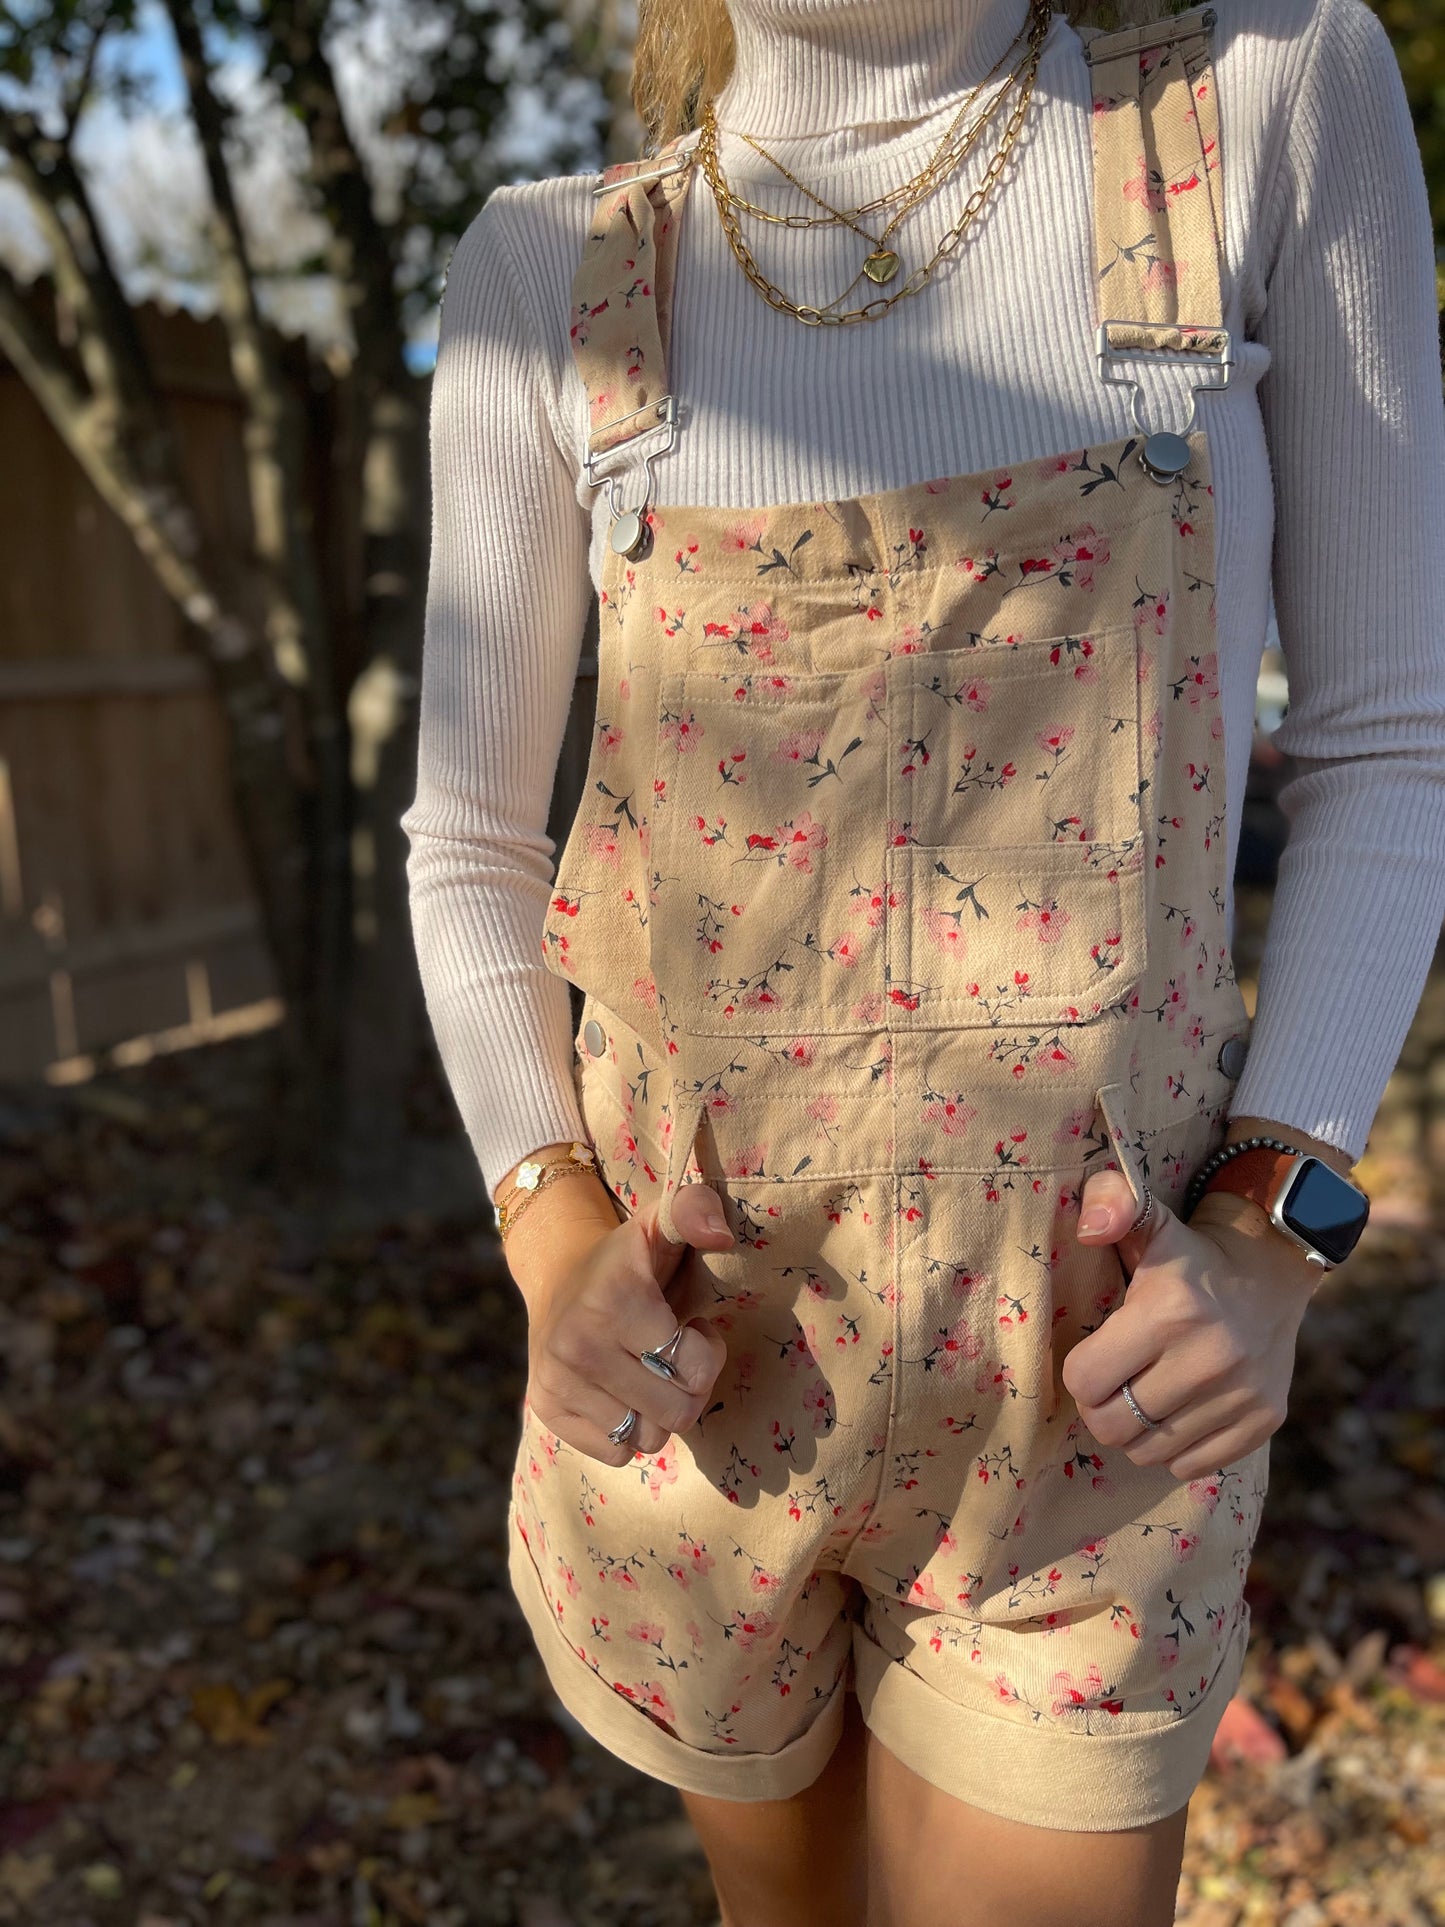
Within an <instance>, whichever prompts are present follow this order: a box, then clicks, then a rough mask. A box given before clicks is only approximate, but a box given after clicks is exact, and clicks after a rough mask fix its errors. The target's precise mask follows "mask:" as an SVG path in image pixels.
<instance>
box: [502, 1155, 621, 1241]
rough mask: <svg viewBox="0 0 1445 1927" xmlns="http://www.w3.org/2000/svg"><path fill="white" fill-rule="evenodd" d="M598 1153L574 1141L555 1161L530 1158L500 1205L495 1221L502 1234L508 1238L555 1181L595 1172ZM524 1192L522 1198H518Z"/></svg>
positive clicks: (554, 1158)
mask: <svg viewBox="0 0 1445 1927" xmlns="http://www.w3.org/2000/svg"><path fill="white" fill-rule="evenodd" d="M596 1169H597V1153H596V1152H595V1151H594V1150H593V1148H592V1146H591V1145H590V1144H582V1143H577V1142H574V1143H572V1144H569V1145H568V1147H567V1149H566V1151H564V1152H560V1153H558V1155H557V1156H556V1157H551V1158H527V1159H526V1160H525V1161H524V1162H523V1163H521V1164H520V1165H518V1167H517V1181H516V1184H515V1185H514V1186H513V1188H512V1190H511V1191H510V1192H509V1193H508V1195H507V1196H506V1197H505V1198H504V1199H503V1200H502V1202H501V1203H500V1204H498V1205H496V1206H495V1207H494V1208H493V1211H492V1218H493V1221H494V1222H495V1224H496V1227H497V1230H498V1232H499V1233H500V1235H501V1236H502V1237H503V1238H505V1237H506V1235H507V1233H508V1232H509V1231H510V1230H511V1228H512V1226H513V1225H514V1224H515V1223H516V1221H517V1219H518V1218H519V1217H520V1216H521V1214H522V1212H523V1211H524V1210H525V1209H526V1206H527V1202H528V1200H529V1199H530V1198H534V1197H535V1196H536V1195H537V1193H538V1192H539V1191H541V1190H543V1189H544V1188H545V1187H546V1186H547V1185H548V1184H550V1183H552V1182H553V1180H554V1179H555V1178H558V1177H566V1176H569V1175H570V1174H571V1173H573V1172H578V1171H595V1170H596ZM518 1192H520V1193H521V1194H522V1195H521V1196H520V1197H518V1196H517V1193H518Z"/></svg>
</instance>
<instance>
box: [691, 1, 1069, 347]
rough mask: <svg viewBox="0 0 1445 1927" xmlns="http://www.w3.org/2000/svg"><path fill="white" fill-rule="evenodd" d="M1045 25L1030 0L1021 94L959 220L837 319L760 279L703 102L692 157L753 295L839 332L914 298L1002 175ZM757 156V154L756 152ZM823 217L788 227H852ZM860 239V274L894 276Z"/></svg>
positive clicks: (1041, 8) (1040, 5)
mask: <svg viewBox="0 0 1445 1927" xmlns="http://www.w3.org/2000/svg"><path fill="white" fill-rule="evenodd" d="M1051 21H1052V15H1051V13H1050V11H1049V0H1033V4H1032V7H1031V16H1030V28H1029V43H1028V55H1027V57H1026V59H1025V60H1024V62H1023V63H1022V71H1023V74H1024V80H1023V89H1022V94H1021V97H1020V99H1019V101H1018V104H1017V105H1016V107H1015V108H1014V111H1013V113H1012V114H1011V115H1010V116H1009V122H1008V126H1007V127H1006V128H1005V129H1004V135H1003V139H1002V141H1001V142H1000V144H999V148H998V151H997V152H996V153H995V154H994V155H993V157H992V159H991V160H990V161H989V163H988V166H987V168H986V169H985V171H984V178H983V181H982V182H981V183H980V185H979V186H978V187H977V188H976V189H975V190H974V192H973V193H972V194H971V195H970V196H969V198H968V202H967V205H966V206H965V208H964V210H963V213H962V215H961V216H960V217H959V219H958V220H957V221H956V222H955V223H954V225H953V226H952V227H951V228H950V229H949V230H948V232H947V233H946V234H945V235H944V237H943V239H942V240H941V241H940V242H939V244H938V246H937V248H936V249H935V250H934V252H933V255H932V257H931V259H930V260H928V261H927V262H925V263H924V264H923V266H922V267H919V268H915V269H914V271H913V273H912V274H911V275H910V276H909V277H908V279H907V281H905V282H904V284H903V286H902V287H901V288H899V289H898V290H897V292H896V293H894V294H891V295H887V296H885V297H880V298H879V299H877V300H873V301H869V302H867V303H865V304H864V306H863V307H861V308H850V309H847V310H845V311H844V312H843V313H842V314H831V313H829V312H828V311H827V309H822V308H817V307H814V306H812V305H811V304H810V303H805V302H804V303H800V302H795V301H792V300H790V299H789V297H788V296H787V295H786V294H784V293H783V291H782V289H781V288H779V287H777V286H776V285H775V284H774V283H773V282H771V281H769V280H768V278H767V277H766V275H764V274H763V272H762V270H761V269H760V268H759V267H758V265H757V262H756V261H755V260H754V258H753V256H752V253H751V252H750V250H749V248H748V246H747V243H746V242H745V241H744V240H743V238H742V231H741V229H740V227H739V224H738V221H737V217H736V214H735V212H734V207H735V205H736V204H737V202H736V197H735V196H734V195H733V194H732V191H731V189H730V188H729V187H728V185H727V182H726V180H725V179H724V177H723V173H722V168H721V166H720V164H719V161H718V157H717V121H716V117H715V116H714V113H713V110H712V103H711V101H709V102H708V103H707V104H706V106H705V107H704V109H703V112H702V115H701V117H700V138H699V140H698V144H697V158H698V160H699V161H700V162H701V164H702V168H703V172H704V173H705V174H706V176H707V179H708V184H709V186H710V187H711V188H712V192H713V198H714V200H715V201H716V203H717V209H718V217H719V219H720V220H721V222H722V225H723V231H724V233H725V234H726V235H727V238H728V243H729V245H730V246H731V248H732V251H733V253H734V255H735V256H736V257H737V260H738V262H739V264H740V266H741V267H742V270H743V272H744V273H745V274H746V275H747V277H748V279H749V280H750V281H751V282H752V283H753V285H754V286H755V287H756V288H757V289H758V290H759V292H760V293H761V294H762V295H763V297H764V299H765V300H766V301H767V302H768V303H769V305H770V306H771V307H774V308H777V309H779V310H780V311H782V312H784V313H787V314H791V315H793V316H794V317H795V318H796V319H797V320H799V321H801V322H803V323H804V325H805V326H808V327H820V326H828V327H839V326H843V325H845V324H846V323H848V322H850V321H872V320H875V319H877V317H878V316H879V315H882V314H886V313H887V311H888V310H889V309H890V308H891V307H892V306H893V305H894V303H895V302H898V301H901V300H902V299H903V298H904V296H905V295H910V294H917V293H918V291H919V290H920V289H921V288H922V287H923V286H925V284H926V283H927V282H928V281H929V279H930V278H931V277H932V274H933V271H934V269H935V268H936V267H937V266H938V263H939V262H940V261H941V260H942V259H943V257H944V255H946V254H948V253H949V252H951V250H952V249H953V248H954V247H956V246H957V244H958V242H959V240H960V238H961V237H962V235H963V232H964V230H965V228H967V227H968V226H969V225H970V223H971V222H972V221H973V220H974V218H975V216H976V215H977V213H978V210H979V208H980V207H981V206H982V205H983V202H984V200H985V199H986V197H987V195H988V192H989V190H990V188H992V186H993V185H994V183H995V181H996V180H997V179H998V176H999V174H1000V173H1001V172H1002V170H1003V165H1004V162H1005V160H1006V158H1007V156H1008V153H1009V150H1010V148H1011V147H1012V146H1013V143H1014V141H1015V140H1016V139H1017V138H1018V132H1019V128H1020V127H1021V125H1022V124H1023V118H1024V114H1025V112H1026V111H1027V108H1028V104H1029V100H1030V99H1031V97H1032V95H1033V89H1034V81H1035V78H1036V76H1037V73H1038V65H1039V56H1040V53H1041V51H1042V48H1043V42H1044V38H1045V35H1046V34H1047V33H1048V30H1049V27H1050V24H1051ZM1014 78H1016V76H1015V77H1013V78H1011V79H1010V82H1009V86H1010V87H1011V86H1012V85H1013V84H1014ZM980 84H982V83H980ZM1003 91H1004V92H1005V93H1006V92H1007V91H1008V88H1005V89H1004V90H1003ZM997 105H998V103H997V102H995V103H993V108H996V107H997ZM966 106H967V103H965V107H966ZM993 108H990V109H989V110H987V111H986V112H985V114H984V116H983V117H982V119H983V120H986V119H987V118H988V113H990V112H992V111H993ZM962 111H963V110H960V117H961V114H962ZM955 125H956V121H955ZM951 134H952V128H950V135H951ZM947 139H948V137H945V152H946V145H947ZM759 151H760V152H761V150H759ZM764 158H766V159H768V160H770V161H771V160H772V157H771V155H766V156H764ZM943 158H944V155H943V154H942V153H941V154H940V157H939V161H935V162H934V163H932V164H930V166H929V167H928V168H926V169H925V170H924V172H923V174H922V175H921V176H920V177H918V178H919V179H920V180H923V181H925V182H928V181H929V179H930V177H931V176H932V175H933V173H934V172H935V171H938V172H940V173H941V171H942V169H941V166H940V162H941V161H942V159H943ZM772 164H773V165H774V166H778V165H779V163H777V162H776V161H774V162H773V163H772ZM953 164H954V165H955V166H956V165H957V159H956V158H955V160H954V163H953ZM780 171H781V172H783V173H787V170H786V169H785V168H782V169H780ZM788 178H789V180H793V181H794V185H795V186H797V187H799V188H801V189H802V191H803V192H804V193H805V194H810V196H811V198H813V199H815V200H819V197H818V196H816V195H811V191H810V190H809V189H808V188H805V187H803V184H802V182H801V181H797V180H796V179H795V177H794V176H792V175H791V174H789V175H788ZM913 186H914V183H905V188H904V190H903V191H905V192H908V191H910V190H911V189H912V188H913ZM927 191H928V188H927V186H926V185H925V187H924V188H923V189H922V190H921V191H919V192H917V193H914V194H912V196H911V198H910V200H909V201H908V203H907V205H905V206H904V207H903V208H902V209H901V210H900V211H899V213H898V214H896V215H895V216H894V218H893V220H892V221H890V222H889V224H888V226H887V228H885V230H884V234H883V239H884V240H885V241H886V239H887V237H888V235H889V234H890V233H891V232H892V230H893V229H894V228H895V227H896V226H897V225H898V222H899V221H901V220H902V219H903V217H904V215H905V214H906V213H907V212H908V211H909V208H910V207H911V206H913V205H916V203H917V201H918V200H921V199H922V198H923V194H924V193H926V192H927ZM896 192H898V190H895V193H896ZM819 205H820V206H823V207H827V205H828V204H827V202H826V201H821V200H819ZM853 211H855V212H866V211H867V206H866V205H865V207H864V208H861V209H858V210H853ZM829 212H830V213H831V214H833V215H834V216H835V217H836V220H835V222H834V223H827V222H819V221H817V220H815V219H813V218H809V219H808V220H807V221H806V222H803V223H798V222H793V223H790V225H807V226H827V225H835V224H836V223H837V222H842V223H843V224H844V225H847V226H852V225H853V223H852V222H851V221H850V220H849V218H848V215H846V214H843V213H840V212H839V210H837V209H829ZM864 238H865V239H867V240H868V241H870V242H872V243H873V247H874V253H873V254H872V255H870V256H869V257H868V258H869V261H872V262H873V263H874V266H873V268H872V269H871V270H870V269H869V268H868V266H867V263H865V266H864V269H863V270H862V272H865V273H867V274H868V278H869V279H870V280H872V281H875V282H877V281H880V280H889V279H891V278H892V276H893V274H894V273H896V272H897V258H896V256H893V251H892V250H891V249H887V248H882V247H880V244H879V243H878V242H875V241H874V239H873V236H871V235H865V237H864ZM880 254H882V255H883V256H885V257H887V256H893V258H892V259H891V260H888V259H883V260H879V259H878V258H877V257H878V256H879V255H880ZM858 279H859V276H858V275H855V276H854V278H853V280H852V281H851V282H850V283H849V284H848V287H849V288H851V287H854V286H856V284H857V281H858ZM847 292H848V288H845V289H844V290H843V294H842V295H839V296H837V297H836V298H835V300H834V301H832V302H830V303H829V304H828V305H829V308H833V307H836V306H837V302H838V301H841V300H842V299H843V295H846V294H847Z"/></svg>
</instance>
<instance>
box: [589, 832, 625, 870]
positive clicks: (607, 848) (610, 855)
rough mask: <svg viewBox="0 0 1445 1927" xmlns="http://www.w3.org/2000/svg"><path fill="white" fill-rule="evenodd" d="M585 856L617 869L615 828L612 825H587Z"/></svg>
mask: <svg viewBox="0 0 1445 1927" xmlns="http://www.w3.org/2000/svg"><path fill="white" fill-rule="evenodd" d="M587 854H588V856H592V857H596V859H597V861H598V862H599V863H610V864H611V865H612V866H613V868H614V869H615V868H616V867H617V854H618V852H617V828H616V825H615V824H612V823H589V824H588V825H587Z"/></svg>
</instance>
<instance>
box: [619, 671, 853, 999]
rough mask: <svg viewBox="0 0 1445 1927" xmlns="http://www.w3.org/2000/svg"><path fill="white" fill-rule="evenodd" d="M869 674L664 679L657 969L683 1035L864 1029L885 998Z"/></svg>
mask: <svg viewBox="0 0 1445 1927" xmlns="http://www.w3.org/2000/svg"><path fill="white" fill-rule="evenodd" d="M887 713H888V708H887V693H886V679H885V676H884V673H883V671H882V670H881V669H859V670H849V671H841V672H838V673H836V674H827V675H815V674H806V675H803V674H795V673H791V672H789V673H777V674H773V673H766V674H757V675H753V674H749V673H746V672H735V673H732V674H719V673H717V672H713V671H706V670H697V669H693V670H684V671H682V672H680V673H675V674H673V675H670V676H666V677H664V678H663V679H662V682H661V686H660V689H659V700H658V715H657V750H656V761H655V764H654V776H653V786H652V787H653V796H652V810H653V815H652V893H651V894H652V901H651V904H650V907H649V929H650V932H651V962H652V973H653V978H654V981H655V983H656V987H657V993H658V1002H659V1006H660V1008H662V1009H665V1012H666V1015H667V1016H668V1017H669V1018H670V1019H671V1020H672V1021H673V1022H674V1023H676V1024H680V1025H681V1026H682V1027H683V1028H684V1029H686V1030H687V1031H689V1032H691V1033H693V1034H696V1035H707V1034H736V1033H739V1032H746V1033H748V1034H750V1035H757V1034H759V1033H762V1034H770V1035H778V1034H787V1035H792V1034H794V1033H796V1032H798V1031H799V1030H800V1029H802V1030H806V1029H809V1028H813V1029H827V1030H834V1031H837V1030H867V1029H870V1028H872V1027H873V1026H874V1024H876V1017H877V999H878V996H879V994H880V993H881V988H882V967H883V929H884V923H885V904H884V900H883V890H884V884H885V873H886V867H887V865H886V851H887V833H888V825H887V821H886V819H887V813H888V812H887V802H888V776H887V761H886V758H887V747H888V723H887Z"/></svg>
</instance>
